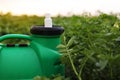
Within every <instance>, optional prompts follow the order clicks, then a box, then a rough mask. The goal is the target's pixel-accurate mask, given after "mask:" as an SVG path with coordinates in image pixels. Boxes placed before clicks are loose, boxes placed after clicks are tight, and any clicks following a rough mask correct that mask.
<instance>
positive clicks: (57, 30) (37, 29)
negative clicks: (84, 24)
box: [30, 26, 64, 36]
mask: <svg viewBox="0 0 120 80" xmlns="http://www.w3.org/2000/svg"><path fill="white" fill-rule="evenodd" d="M30 32H31V33H32V34H35V35H45V36H55V35H61V34H62V33H63V32H64V29H63V28H62V27H60V26H53V27H52V28H49V27H44V26H33V27H32V28H31V30H30Z"/></svg>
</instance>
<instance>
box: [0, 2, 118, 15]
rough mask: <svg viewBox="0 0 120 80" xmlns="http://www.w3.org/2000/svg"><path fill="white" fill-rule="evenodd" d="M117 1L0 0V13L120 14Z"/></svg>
mask: <svg viewBox="0 0 120 80" xmlns="http://www.w3.org/2000/svg"><path fill="white" fill-rule="evenodd" d="M119 8H120V1H119V0H0V11H2V12H12V13H13V14H16V15H19V14H37V15H44V14H45V13H50V14H52V15H57V14H62V15H67V14H68V13H74V14H80V13H83V12H90V13H93V14H94V13H96V11H97V10H100V11H102V12H105V13H109V12H114V13H119V12H120V9H119Z"/></svg>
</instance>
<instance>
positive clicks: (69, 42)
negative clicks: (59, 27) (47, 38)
mask: <svg viewBox="0 0 120 80" xmlns="http://www.w3.org/2000/svg"><path fill="white" fill-rule="evenodd" d="M74 39H75V37H74V36H73V37H72V38H71V39H70V40H69V41H68V43H67V47H70V46H71V45H72V44H73V42H74Z"/></svg>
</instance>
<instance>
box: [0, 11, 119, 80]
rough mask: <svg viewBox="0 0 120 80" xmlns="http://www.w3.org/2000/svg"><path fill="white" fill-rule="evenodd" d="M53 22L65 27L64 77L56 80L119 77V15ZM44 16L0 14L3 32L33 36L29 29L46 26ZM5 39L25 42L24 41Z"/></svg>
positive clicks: (116, 79)
mask: <svg viewBox="0 0 120 80" xmlns="http://www.w3.org/2000/svg"><path fill="white" fill-rule="evenodd" d="M52 19H53V24H54V25H60V26H62V27H64V29H65V32H64V33H63V35H62V36H61V40H62V44H60V45H59V46H58V48H59V51H60V52H61V53H62V54H63V55H64V56H63V58H62V62H63V63H64V64H65V65H66V69H65V72H66V73H65V74H66V77H65V79H61V77H57V78H56V79H55V80H120V19H119V18H117V17H116V15H108V14H100V15H99V16H87V15H81V16H75V15H73V16H71V17H62V16H57V17H52ZM43 21H44V17H39V16H36V15H34V16H27V15H21V16H13V15H11V14H10V13H7V14H0V35H1V36H2V35H5V34H11V33H18V34H27V35H30V32H29V30H30V28H31V26H34V25H43ZM6 42H8V43H9V42H12V43H16V42H17V43H22V42H24V41H22V40H15V41H13V40H9V41H5V43H6Z"/></svg>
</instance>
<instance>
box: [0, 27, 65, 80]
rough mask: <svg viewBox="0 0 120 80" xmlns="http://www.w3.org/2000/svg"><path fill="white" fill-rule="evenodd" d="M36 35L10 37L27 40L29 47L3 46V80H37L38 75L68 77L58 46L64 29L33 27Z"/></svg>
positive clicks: (0, 65) (0, 67)
mask: <svg viewBox="0 0 120 80" xmlns="http://www.w3.org/2000/svg"><path fill="white" fill-rule="evenodd" d="M30 31H31V33H32V35H31V36H29V35H22V34H7V35H4V36H1V37H0V42H1V41H4V40H6V39H11V38H16V39H26V40H28V41H29V44H0V80H33V78H34V77H35V76H46V77H51V76H54V75H56V74H60V75H62V76H64V65H63V64H61V61H60V58H61V56H62V55H61V54H60V53H59V52H58V50H57V48H56V46H57V45H59V44H60V35H61V34H62V33H63V31H64V29H63V28H62V27H59V26H53V27H44V26H34V27H32V28H31V30H30Z"/></svg>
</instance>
